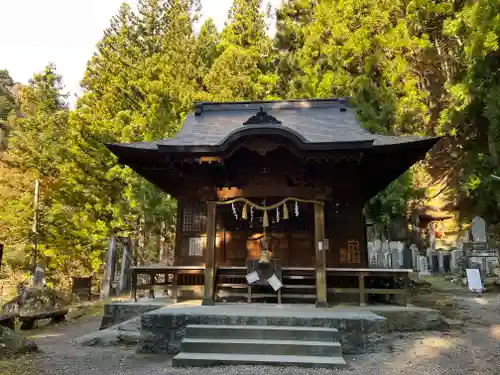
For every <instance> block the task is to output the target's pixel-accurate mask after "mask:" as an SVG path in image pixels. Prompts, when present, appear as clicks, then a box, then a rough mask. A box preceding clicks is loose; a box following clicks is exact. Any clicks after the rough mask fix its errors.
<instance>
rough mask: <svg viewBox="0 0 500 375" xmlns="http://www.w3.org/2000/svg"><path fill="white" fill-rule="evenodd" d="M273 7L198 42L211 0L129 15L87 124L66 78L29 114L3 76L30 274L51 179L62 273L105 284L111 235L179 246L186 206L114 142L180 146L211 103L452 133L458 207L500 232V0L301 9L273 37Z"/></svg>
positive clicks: (396, 198) (87, 98)
mask: <svg viewBox="0 0 500 375" xmlns="http://www.w3.org/2000/svg"><path fill="white" fill-rule="evenodd" d="M262 5H263V4H262V1H261V0H246V1H242V0H234V1H233V4H232V7H231V8H230V10H229V13H228V20H227V22H226V25H225V27H224V28H223V30H221V32H219V31H218V30H217V29H216V27H215V24H214V22H213V20H210V19H209V20H206V21H205V22H204V24H203V25H202V26H201V29H200V31H199V33H198V34H195V33H194V31H193V23H194V22H195V21H197V20H198V19H199V15H200V7H199V1H197V0H139V1H138V9H137V10H134V9H132V8H131V7H130V6H129V5H127V4H126V3H125V4H123V5H122V6H121V7H120V9H119V11H118V12H117V14H116V15H115V16H114V17H113V18H112V19H111V20H110V24H109V27H108V28H107V29H106V30H105V31H104V34H103V37H102V39H101V40H100V41H99V43H98V45H97V50H96V52H95V53H94V55H93V56H91V58H90V60H89V62H88V64H87V69H86V72H85V75H84V77H83V79H82V82H81V84H82V87H83V89H84V93H83V95H82V97H81V98H80V99H79V100H78V102H77V105H76V109H75V110H74V111H69V110H68V108H66V106H65V104H64V103H65V95H64V94H63V91H62V87H61V78H60V77H59V76H58V75H57V73H56V71H55V67H54V66H53V65H49V66H47V68H46V69H45V70H43V71H42V72H41V73H40V74H37V75H35V76H34V77H33V79H32V81H31V82H30V84H29V85H27V86H26V87H22V88H21V89H20V90H19V95H18V98H17V101H16V98H14V95H12V93H11V89H12V88H13V86H14V82H13V81H12V79H11V78H10V77H9V75H8V73H7V72H6V71H0V131H1V132H2V134H0V135H1V136H2V137H3V138H2V140H0V142H2V146H3V148H4V149H5V146H6V145H7V143H6V137H7V135H8V136H9V150H8V152H7V153H5V152H4V153H3V154H2V161H1V162H2V164H0V242H5V243H6V244H7V245H8V246H9V248H15V249H16V250H15V253H16V254H21V256H20V257H19V258H21V261H22V258H23V256H22V255H23V254H24V255H25V254H28V252H29V241H30V235H31V234H30V227H31V216H32V207H31V205H32V194H33V193H32V190H33V182H34V180H35V179H36V178H38V179H40V181H41V186H42V194H41V198H42V199H41V207H40V251H41V252H42V255H43V256H44V257H45V258H46V259H47V260H48V264H49V268H51V269H53V270H58V271H63V272H65V273H66V274H70V273H75V272H87V273H88V272H91V271H97V270H98V269H99V267H100V265H101V263H102V255H103V251H104V250H105V249H106V243H107V239H108V236H109V233H110V231H113V232H115V233H118V234H120V235H123V236H130V237H131V238H132V239H133V240H134V242H135V244H136V247H139V250H140V251H139V253H140V254H141V255H143V256H144V257H146V258H148V259H154V258H155V257H156V256H157V245H156V244H157V243H158V240H159V239H161V238H164V239H168V240H169V241H170V240H171V239H172V237H173V232H172V228H173V225H174V223H175V220H176V202H175V200H173V199H172V198H171V197H169V196H167V195H165V194H163V193H162V192H160V191H159V190H158V189H157V188H156V187H154V186H152V185H151V184H149V183H147V182H146V181H145V180H144V179H142V178H141V177H139V176H137V175H136V174H134V173H133V172H132V171H131V170H130V169H129V168H126V167H123V166H120V165H117V161H116V159H115V158H114V157H113V156H112V154H111V153H110V152H109V151H108V150H107V148H106V147H105V145H104V144H105V143H106V142H139V141H152V140H155V139H159V138H164V137H170V136H172V135H174V134H175V133H176V132H177V131H178V129H179V126H180V124H181V123H182V120H183V118H184V116H185V115H186V113H188V112H189V111H190V110H191V105H192V102H193V101H196V100H257V99H275V98H283V99H287V98H309V97H319V98H324V97H343V96H349V97H351V98H352V101H353V102H354V104H355V105H356V106H357V108H358V112H359V113H358V114H359V118H360V120H361V122H362V125H363V126H364V127H365V128H366V129H368V130H370V131H373V132H377V133H381V134H388V135H406V134H416V135H436V134H439V135H446V136H447V141H448V144H449V145H450V146H449V150H450V152H449V155H448V158H449V159H451V164H452V165H454V168H451V169H453V171H454V172H456V173H455V175H454V177H453V182H454V185H453V184H452V187H453V188H454V189H453V191H454V193H455V195H456V196H454V197H453V200H454V201H456V202H455V203H457V204H459V205H460V204H462V203H467V204H468V206H471V207H472V208H471V210H472V211H474V213H480V214H483V215H485V216H486V217H487V219H489V221H490V222H491V221H492V220H500V216H499V214H498V212H500V193H499V192H500V187H499V186H498V182H496V181H494V180H492V179H491V177H490V175H491V173H495V174H498V175H500V161H499V160H500V159H499V158H500V156H499V155H498V146H499V136H500V128H499V124H500V109H499V108H500V86H499V82H500V79H499V78H500V77H499V73H498V72H499V71H500V62H499V61H500V60H499V59H498V56H499V55H498V53H499V51H498V48H499V46H498V40H499V39H498V37H499V34H500V18H499V17H498V14H499V13H500V12H499V11H500V4H499V3H498V2H497V1H495V0H477V1H473V2H458V3H457V2H452V1H450V0H439V1H437V0H419V1H413V0H410V1H389V0H380V1H376V2H373V1H368V0H349V1H347V0H336V1H333V0H288V1H285V2H283V3H282V5H281V6H280V7H279V9H278V10H277V13H276V21H277V24H276V29H277V30H276V35H275V36H274V37H273V38H271V37H270V36H269V34H268V30H267V27H266V15H265V14H264V13H263V12H262ZM16 96H17V95H16ZM419 168H421V167H419ZM430 169H432V168H430ZM434 177H443V176H434ZM424 193H425V191H424V189H420V188H417V187H416V186H415V185H414V183H413V174H412V173H411V172H408V173H406V174H404V175H403V176H401V177H400V178H399V179H398V180H396V181H394V182H393V183H392V184H391V185H390V186H388V187H387V189H385V190H384V191H383V192H380V193H379V194H378V195H377V196H376V197H374V198H372V199H371V200H370V201H369V203H368V204H367V206H366V209H365V210H366V214H367V215H369V216H370V217H371V218H372V220H374V221H375V222H376V223H377V224H380V225H387V224H388V222H389V221H390V220H391V218H393V217H395V216H401V215H405V213H406V211H407V208H408V205H409V204H410V203H411V202H413V201H415V200H419V199H423V197H424V195H425V194H424Z"/></svg>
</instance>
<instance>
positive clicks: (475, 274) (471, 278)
mask: <svg viewBox="0 0 500 375" xmlns="http://www.w3.org/2000/svg"><path fill="white" fill-rule="evenodd" d="M466 272H467V283H468V285H469V290H470V291H471V292H477V293H482V292H483V283H482V282H481V275H480V274H479V270H478V269H477V268H472V269H471V268H468V269H467V270H466Z"/></svg>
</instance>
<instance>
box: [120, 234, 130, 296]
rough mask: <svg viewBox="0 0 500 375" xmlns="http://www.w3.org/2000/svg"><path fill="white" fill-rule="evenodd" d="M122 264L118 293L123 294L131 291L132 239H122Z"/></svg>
mask: <svg viewBox="0 0 500 375" xmlns="http://www.w3.org/2000/svg"><path fill="white" fill-rule="evenodd" d="M121 243H122V264H121V268H120V279H119V280H118V293H119V294H122V293H124V292H126V291H127V290H128V289H129V280H130V277H129V272H128V269H129V268H130V264H131V262H132V241H131V239H130V238H122V239H121Z"/></svg>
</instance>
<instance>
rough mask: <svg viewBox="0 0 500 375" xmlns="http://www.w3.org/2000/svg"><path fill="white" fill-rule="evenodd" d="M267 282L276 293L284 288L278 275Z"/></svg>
mask: <svg viewBox="0 0 500 375" xmlns="http://www.w3.org/2000/svg"><path fill="white" fill-rule="evenodd" d="M267 282H268V283H269V285H271V287H272V288H273V289H274V291H275V292H277V291H278V290H280V289H281V287H282V286H283V284H282V283H281V281H280V279H278V278H277V277H276V275H272V276H271V277H270V278H269V279H267Z"/></svg>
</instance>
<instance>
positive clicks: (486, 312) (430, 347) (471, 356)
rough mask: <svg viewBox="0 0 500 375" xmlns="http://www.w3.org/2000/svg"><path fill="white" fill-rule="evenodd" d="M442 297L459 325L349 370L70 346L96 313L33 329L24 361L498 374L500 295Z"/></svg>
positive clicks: (392, 344) (51, 373) (64, 371)
mask: <svg viewBox="0 0 500 375" xmlns="http://www.w3.org/2000/svg"><path fill="white" fill-rule="evenodd" d="M442 298H443V299H444V298H451V299H452V300H453V302H454V303H456V307H457V310H458V312H459V316H460V317H462V318H463V319H464V320H465V321H466V323H467V324H466V325H465V326H464V327H462V328H460V329H456V330H452V331H449V332H419V333H411V334H392V335H391V336H390V337H388V338H387V340H385V341H384V342H383V343H381V345H380V348H379V349H380V351H379V352H377V353H371V354H366V355H361V356H355V357H347V358H346V359H347V360H348V361H349V364H350V369H348V370H343V371H337V372H332V371H331V370H311V369H291V368H286V369H281V368H273V367H261V366H259V367H250V366H243V367H222V368H212V369H173V368H171V367H170V360H169V359H168V358H166V357H164V356H144V355H137V354H135V353H134V350H133V349H123V348H109V349H103V348H89V347H85V348H82V347H77V346H75V345H74V344H73V343H72V341H73V340H74V339H75V338H77V337H80V336H83V335H85V334H87V333H90V332H93V331H95V330H97V329H98V327H99V322H100V318H98V317H94V318H84V319H80V320H79V321H78V322H77V323H68V324H65V325H61V326H58V327H53V328H52V329H45V330H43V332H40V333H36V332H35V334H34V335H33V337H34V338H35V340H36V341H37V343H38V344H39V346H40V348H41V349H42V351H43V353H42V354H39V355H37V356H35V357H32V358H30V359H29V362H30V363H31V364H32V365H33V368H34V369H36V374H39V375H77V374H85V375H94V374H95V375H97V374H99V375H118V374H123V375H132V374H133V375H146V374H148V375H159V374H170V375H189V374H205V375H212V374H214V375H215V374H235V375H236V374H241V375H254V374H262V373H265V374H267V375H278V374H283V373H286V374H297V375H302V374H303V375H306V374H310V375H323V374H339V375H343V374H346V375H347V374H351V375H362V374H373V375H390V374H402V375H446V374H450V375H451V374H453V375H498V374H500V296H473V295H459V296H451V297H450V295H449V294H448V295H444V294H443V295H442ZM29 362H28V363H29ZM28 373H29V372H26V374H28ZM0 374H1V373H0ZM1 375H3V374H1ZM6 375H7V374H6ZM9 375H10V374H9Z"/></svg>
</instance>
